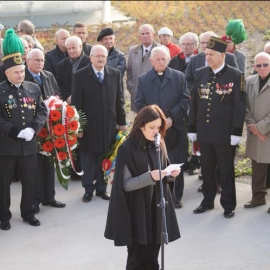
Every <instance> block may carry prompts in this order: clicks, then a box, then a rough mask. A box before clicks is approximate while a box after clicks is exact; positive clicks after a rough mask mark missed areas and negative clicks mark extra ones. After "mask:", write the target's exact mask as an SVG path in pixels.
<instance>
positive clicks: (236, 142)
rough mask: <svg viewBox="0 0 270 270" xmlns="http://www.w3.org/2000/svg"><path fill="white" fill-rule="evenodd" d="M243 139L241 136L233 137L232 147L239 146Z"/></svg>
mask: <svg viewBox="0 0 270 270" xmlns="http://www.w3.org/2000/svg"><path fill="white" fill-rule="evenodd" d="M241 139H242V137H241V136H235V135H231V145H237V144H238V143H240V141H241Z"/></svg>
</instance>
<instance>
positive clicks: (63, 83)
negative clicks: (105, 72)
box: [56, 53, 90, 100]
mask: <svg viewBox="0 0 270 270" xmlns="http://www.w3.org/2000/svg"><path fill="white" fill-rule="evenodd" d="M89 63H90V58H89V56H87V55H86V54H84V53H83V57H82V59H81V62H80V64H79V66H78V68H77V71H78V70H79V69H81V68H83V67H85V66H87V65H88V64H89ZM72 78H73V72H72V64H71V62H70V57H68V58H66V59H64V60H62V61H61V62H59V63H58V64H57V68H56V81H57V83H58V86H59V89H60V92H61V96H62V97H63V100H66V99H67V98H68V97H69V96H70V95H71V85H72Z"/></svg>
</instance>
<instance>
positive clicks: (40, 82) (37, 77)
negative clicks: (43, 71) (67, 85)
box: [35, 75, 42, 85]
mask: <svg viewBox="0 0 270 270" xmlns="http://www.w3.org/2000/svg"><path fill="white" fill-rule="evenodd" d="M35 78H36V79H37V81H38V83H39V84H40V85H42V81H41V78H40V76H39V75H36V76H35Z"/></svg>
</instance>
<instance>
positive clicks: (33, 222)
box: [23, 217, 40, 226]
mask: <svg viewBox="0 0 270 270" xmlns="http://www.w3.org/2000/svg"><path fill="white" fill-rule="evenodd" d="M23 221H26V222H28V224H29V225H31V226H39V225H40V222H39V220H38V219H36V218H35V217H31V218H24V219H23Z"/></svg>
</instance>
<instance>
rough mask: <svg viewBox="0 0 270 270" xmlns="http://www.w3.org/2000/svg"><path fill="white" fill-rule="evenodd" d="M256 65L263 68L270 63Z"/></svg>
mask: <svg viewBox="0 0 270 270" xmlns="http://www.w3.org/2000/svg"><path fill="white" fill-rule="evenodd" d="M255 66H256V68H261V67H262V66H263V67H268V66H269V63H263V64H257V65H255Z"/></svg>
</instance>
